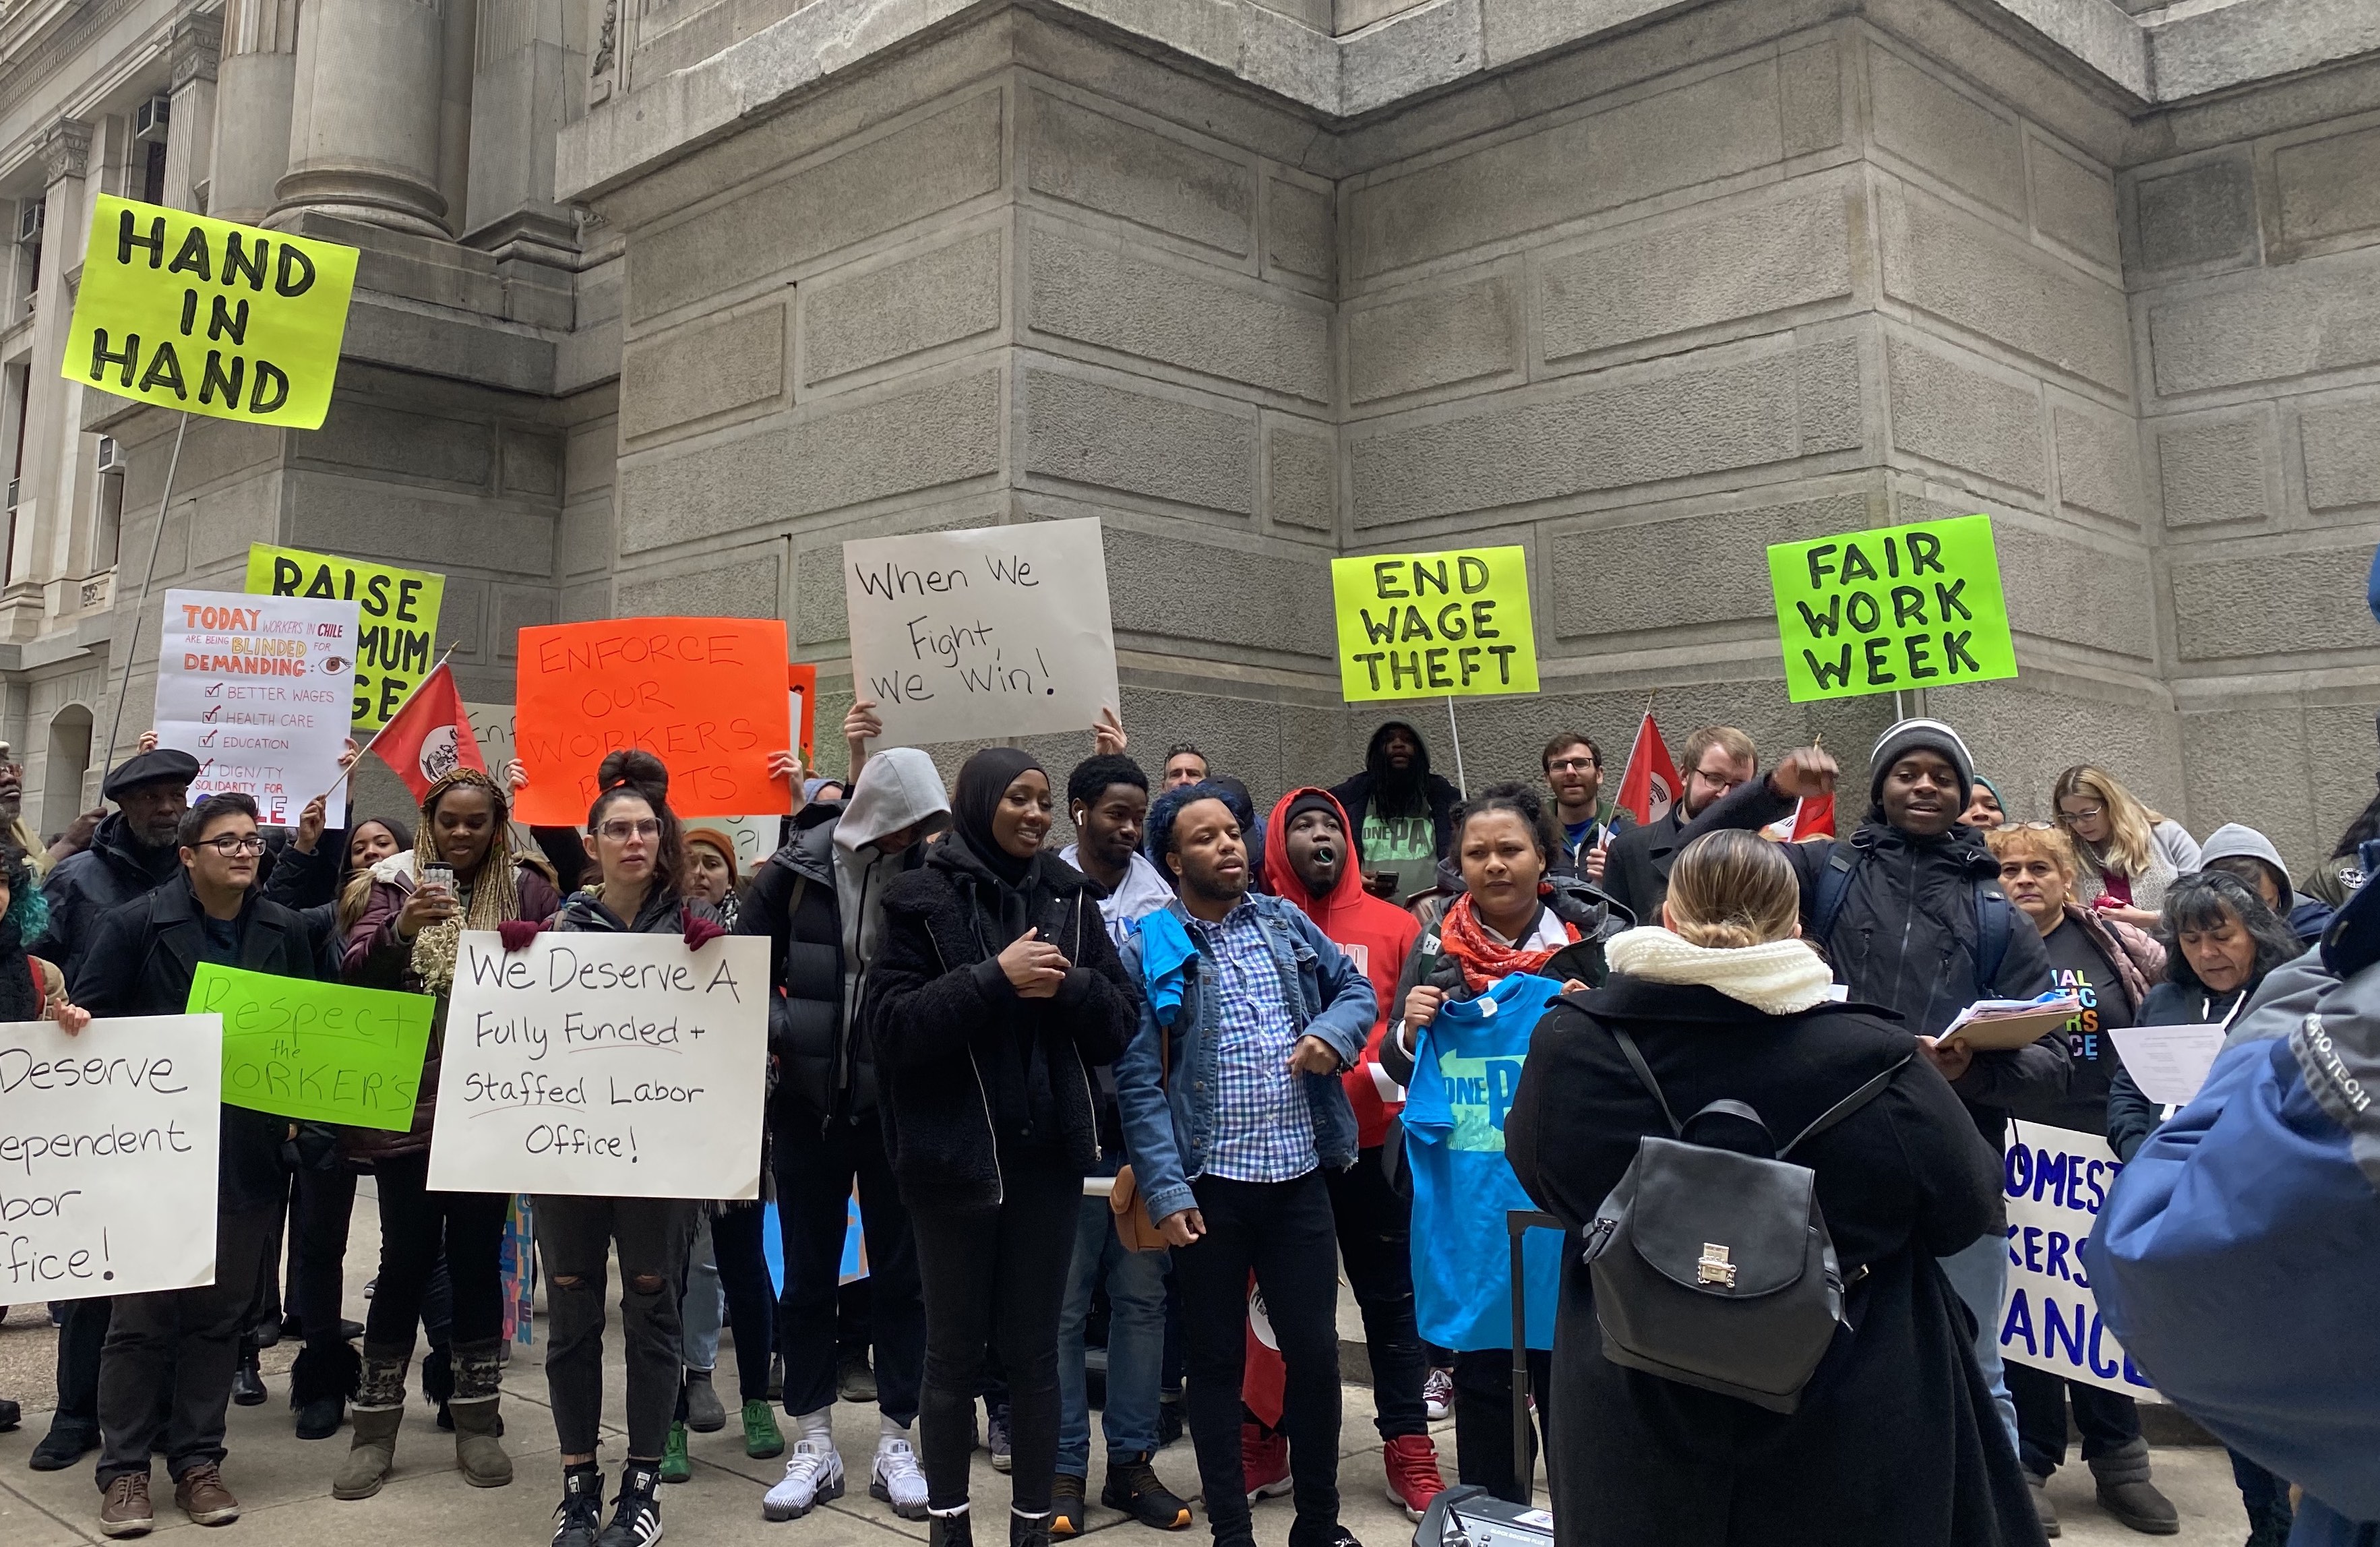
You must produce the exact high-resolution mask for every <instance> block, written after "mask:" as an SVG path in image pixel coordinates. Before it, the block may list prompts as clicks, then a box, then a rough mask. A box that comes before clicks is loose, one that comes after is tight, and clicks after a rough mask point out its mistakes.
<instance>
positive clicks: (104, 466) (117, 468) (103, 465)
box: [99, 435, 124, 473]
mask: <svg viewBox="0 0 2380 1547" xmlns="http://www.w3.org/2000/svg"><path fill="white" fill-rule="evenodd" d="M99 470H100V471H102V472H103V473H105V472H122V471H123V470H124V450H123V448H122V447H121V446H119V445H116V444H115V436H113V435H102V436H101V437H100V438H99Z"/></svg>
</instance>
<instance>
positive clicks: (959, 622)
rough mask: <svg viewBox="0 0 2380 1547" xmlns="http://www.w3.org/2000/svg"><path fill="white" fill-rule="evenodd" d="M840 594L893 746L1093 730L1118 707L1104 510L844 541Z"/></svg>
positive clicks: (854, 656) (856, 657)
mask: <svg viewBox="0 0 2380 1547" xmlns="http://www.w3.org/2000/svg"><path fill="white" fill-rule="evenodd" d="M843 595H844V610H845V612H846V613H847V614H848V615H849V616H850V619H851V680H852V688H853V691H854V692H855V693H856V694H857V695H858V696H859V697H861V698H864V699H873V700H876V713H877V717H878V718H879V719H880V720H882V721H883V723H884V737H883V745H885V746H888V747H917V746H922V745H924V744H926V743H928V742H935V741H983V740H1004V739H1006V738H1007V737H1015V736H1036V735H1040V734H1043V733H1045V732H1050V731H1075V730H1087V729H1089V728H1090V727H1091V726H1092V725H1095V724H1096V723H1098V720H1099V711H1100V710H1101V709H1103V708H1107V709H1111V708H1115V707H1117V706H1118V705H1117V693H1116V659H1115V633H1114V629H1113V628H1112V627H1111V625H1110V623H1109V621H1108V571H1107V554H1106V550H1105V549H1104V548H1103V547H1102V545H1101V543H1100V540H1099V522H1098V521H1097V520H1096V519H1088V518H1087V519H1083V520H1075V521H1026V522H1022V523H1020V524H1018V525H1016V526H1012V527H984V528H980V529H978V530H974V531H937V532H924V533H920V534H919V535H917V536H915V537H876V538H868V539H867V540H865V541H863V542H846V543H844V545H843Z"/></svg>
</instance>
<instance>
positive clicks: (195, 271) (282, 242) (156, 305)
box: [59, 193, 357, 430]
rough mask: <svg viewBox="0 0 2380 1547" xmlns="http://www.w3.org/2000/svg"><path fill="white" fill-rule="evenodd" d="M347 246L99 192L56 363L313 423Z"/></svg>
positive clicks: (76, 376) (160, 392)
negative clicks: (63, 346)
mask: <svg viewBox="0 0 2380 1547" xmlns="http://www.w3.org/2000/svg"><path fill="white" fill-rule="evenodd" d="M356 256H357V254H356V250H355V249H354V248H351V247H341V246H339V245H338V244H337V243H335V242H321V241H312V240H310V239H308V238H302V237H291V236H287V235H285V234H284V233H282V232H279V231H262V230H259V229H257V228H256V227H255V226H252V225H234V224H233V223H232V222H230V221H228V220H210V219H208V218H207V217H206V216H204V215H199V214H192V213H189V212H188V210H169V209H166V208H165V207H164V206H163V205H160V204H143V203H139V202H136V201H133V200H129V199H118V198H116V197H115V196H114V195H113V194H104V193H103V194H101V195H100V196H99V200H98V202H97V205H96V207H95V208H94V209H93V210H92V212H91V241H90V244H89V245H88V247H87V248H86V249H85V250H84V253H83V264H82V287H81V289H80V290H79V291H78V292H77V293H76V296H75V309H74V322H73V325H72V327H71V329H70V331H69V332H68V334H67V348H66V358H65V359H64V360H62V361H61V362H60V365H59V373H60V374H61V375H64V376H65V377H66V378H67V380H69V381H75V382H80V383H82V384H84V385H86V386H96V387H100V388H103V390H105V391H108V392H112V393H115V395H116V396H120V397H137V398H139V399H140V400H141V401H142V402H144V403H153V404H155V405H157V406H158V407H159V408H183V409H187V410H188V411H189V412H191V413H195V414H208V415H212V416H213V417H214V418H217V419H237V420H248V421H249V422H250V423H254V424H286V425H292V426H295V427H296V428H297V429H300V430H312V429H315V428H317V427H318V426H320V425H321V424H322V416H323V415H324V414H325V413H327V412H328V411H329V409H330V406H331V382H332V378H333V377H334V376H335V375H337V373H338V369H339V340H340V339H341V337H342V336H343V335H345V334H346V325H347V302H348V299H349V298H351V297H352V296H353V295H354V293H355V287H356Z"/></svg>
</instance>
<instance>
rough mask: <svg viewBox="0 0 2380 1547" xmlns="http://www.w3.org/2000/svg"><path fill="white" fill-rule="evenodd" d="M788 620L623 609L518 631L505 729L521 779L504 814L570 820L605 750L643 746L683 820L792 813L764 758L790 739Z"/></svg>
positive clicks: (545, 821) (583, 803)
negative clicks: (595, 618)
mask: <svg viewBox="0 0 2380 1547" xmlns="http://www.w3.org/2000/svg"><path fill="white" fill-rule="evenodd" d="M785 666H786V662H785V626H784V624H783V621H782V620H779V619H775V618H769V619H753V618H740V617H622V618H607V619H604V620H602V621H601V622H596V623H563V624H554V625H551V626H548V627H536V628H524V629H522V630H521V631H520V665H519V673H518V676H517V679H516V696H515V699H514V735H515V737H516V741H517V753H518V756H519V758H520V761H521V763H522V765H523V766H524V767H525V768H527V769H528V788H527V789H525V790H523V791H521V794H520V800H519V803H518V804H517V805H516V807H515V808H514V811H513V815H514V816H515V817H516V818H517V819H518V820H520V821H522V822H532V823H536V824H538V825H540V826H551V827H577V826H580V825H582V824H583V823H584V822H586V820H587V808H588V807H589V805H591V804H593V802H594V799H595V796H596V786H595V768H596V765H597V764H598V763H600V762H601V761H603V754H604V753H606V752H609V751H612V750H613V749H617V748H622V747H640V748H642V749H645V750H646V751H649V752H650V753H652V754H653V755H654V756H655V757H657V758H659V759H661V760H662V761H663V762H664V763H667V764H668V765H669V771H670V805H671V807H672V808H673V809H674V810H676V812H677V813H678V815H680V816H688V817H697V816H750V815H755V814H759V813H761V812H767V811H783V810H791V809H792V806H793V796H792V792H791V791H790V790H788V789H787V788H786V786H785V781H784V780H783V779H771V778H770V777H769V754H771V752H781V751H783V750H785V749H787V748H789V747H791V746H792V745H793V744H794V737H793V725H792V715H791V714H790V713H788V710H789V707H790V705H789V703H788V701H787V696H786V674H785Z"/></svg>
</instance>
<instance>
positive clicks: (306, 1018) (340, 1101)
mask: <svg viewBox="0 0 2380 1547" xmlns="http://www.w3.org/2000/svg"><path fill="white" fill-rule="evenodd" d="M437 1004H438V1002H437V1001H436V1000H435V999H432V998H431V996H430V995H428V994H426V993H389V992H388V991H387V990H385V989H361V988H348V987H346V986H345V985H344V984H340V983H317V982H310V981H306V980H305V979H302V978H276V977H274V976H273V975H272V974H271V973H267V972H243V971H240V970H239V969H238V968H229V967H218V966H217V965H215V964H214V963H212V962H201V963H200V964H199V969H198V972H197V973H196V975H195V976H193V977H192V979H191V980H190V1002H189V1005H188V1010H189V1013H190V1014H192V1015H219V1016H221V1017H223V1099H224V1100H225V1102H228V1103H230V1104H231V1105H233V1106H244V1107H248V1108H249V1109H250V1110H251V1111H256V1112H270V1113H272V1114H273V1115H275V1116H277V1117H296V1118H300V1119H302V1120H304V1121H306V1122H310V1123H335V1124H339V1125H342V1126H344V1127H358V1128H386V1129H390V1130H393V1131H395V1132H397V1133H403V1132H405V1131H406V1130H407V1129H408V1128H410V1127H413V1102H414V1098H415V1097H416V1096H418V1095H419V1094H420V1091H421V1060H422V1057H423V1055H424V1054H427V1053H428V1052H429V1049H430V1017H431V1012H432V1011H433V1010H435V1009H436V1007H437Z"/></svg>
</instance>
